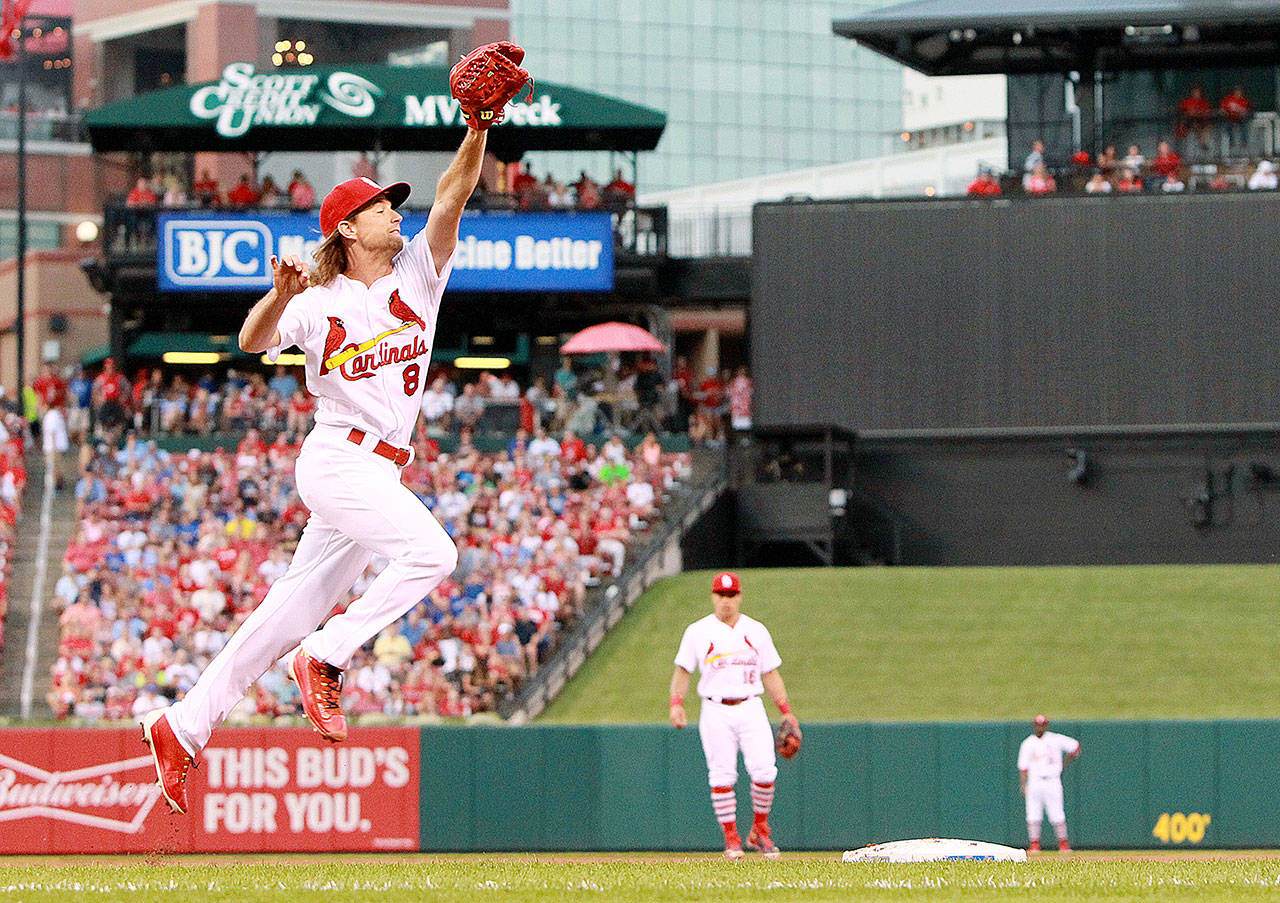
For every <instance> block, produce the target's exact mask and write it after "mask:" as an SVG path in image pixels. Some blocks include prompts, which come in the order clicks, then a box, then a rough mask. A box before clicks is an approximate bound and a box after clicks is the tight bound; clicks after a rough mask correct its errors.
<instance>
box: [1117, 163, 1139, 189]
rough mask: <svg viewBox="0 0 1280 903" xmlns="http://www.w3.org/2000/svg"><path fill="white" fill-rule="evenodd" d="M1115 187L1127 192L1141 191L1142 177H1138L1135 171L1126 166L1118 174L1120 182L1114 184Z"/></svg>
mask: <svg viewBox="0 0 1280 903" xmlns="http://www.w3.org/2000/svg"><path fill="white" fill-rule="evenodd" d="M1116 188H1117V189H1119V190H1120V191H1121V192H1128V193H1131V194H1132V193H1134V192H1139V191H1142V179H1140V178H1138V174H1137V172H1135V171H1134V170H1132V169H1129V168H1128V167H1126V168H1125V170H1124V172H1123V173H1122V174H1121V176H1120V183H1119V184H1118V185H1116Z"/></svg>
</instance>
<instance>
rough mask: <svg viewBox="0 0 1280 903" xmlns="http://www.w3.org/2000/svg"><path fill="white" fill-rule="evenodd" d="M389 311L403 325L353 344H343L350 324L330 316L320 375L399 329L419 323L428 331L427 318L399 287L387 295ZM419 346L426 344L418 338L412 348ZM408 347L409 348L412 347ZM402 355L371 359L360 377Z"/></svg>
mask: <svg viewBox="0 0 1280 903" xmlns="http://www.w3.org/2000/svg"><path fill="white" fill-rule="evenodd" d="M387 310H388V311H389V312H390V314H391V315H392V316H393V317H395V318H396V319H397V320H399V321H400V325H399V326H393V327H391V328H390V329H388V330H385V331H383V332H380V333H378V334H377V335H376V336H374V337H373V338H371V339H369V340H368V341H367V342H361V343H359V344H355V343H351V344H347V345H344V344H343V343H344V342H346V340H347V330H346V327H344V326H343V325H342V320H340V319H338V318H337V317H329V335H328V337H327V338H326V339H325V341H324V357H322V358H321V359H320V375H321V376H324V375H325V374H326V373H328V372H329V371H331V370H337V369H338V368H339V367H341V366H342V365H343V364H345V363H346V362H347V361H349V360H351V359H352V358H355V357H358V356H360V355H362V354H364V353H365V352H366V351H369V350H371V349H373V348H376V347H377V346H378V345H379V344H380V343H381V342H382V340H383V339H386V338H390V337H391V336H393V335H395V334H396V333H397V332H404V331H405V330H406V329H408V328H409V327H410V326H417V327H418V328H419V329H421V330H422V331H423V332H426V331H427V324H426V323H425V322H424V321H423V319H422V317H420V316H418V315H417V314H416V313H414V312H413V308H412V307H410V306H409V305H408V304H407V303H405V301H404V299H403V298H401V297H400V290H399V289H395V290H394V291H392V292H391V296H390V297H389V298H387ZM419 345H422V346H423V347H424V348H425V347H426V346H425V345H423V343H422V342H421V341H420V340H419V339H414V341H413V345H412V347H413V348H417V347H418V346H419ZM404 350H406V351H408V348H406V349H404ZM409 356H410V357H417V356H418V353H417V352H414V353H412V354H410V355H409ZM399 357H400V355H398V354H394V353H393V354H390V355H387V354H384V355H382V359H379V360H378V361H375V362H371V363H372V366H370V367H366V368H363V370H362V372H361V374H360V377H361V378H363V377H367V376H372V375H373V374H372V373H371V372H368V371H370V370H374V369H377V368H378V367H379V366H381V364H383V363H391V362H393V360H392V359H393V358H395V359H398V358H399ZM343 375H344V376H347V374H346V371H343ZM347 378H348V379H350V378H352V377H350V376H347Z"/></svg>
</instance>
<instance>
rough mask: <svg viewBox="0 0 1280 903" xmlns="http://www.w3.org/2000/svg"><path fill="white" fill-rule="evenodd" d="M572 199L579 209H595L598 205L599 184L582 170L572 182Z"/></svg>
mask: <svg viewBox="0 0 1280 903" xmlns="http://www.w3.org/2000/svg"><path fill="white" fill-rule="evenodd" d="M573 190H574V199H575V203H576V205H577V207H578V209H579V210H596V209H598V208H599V207H600V186H599V184H597V183H596V180H595V179H593V178H591V176H589V175H587V173H586V170H582V171H581V172H580V174H579V175H578V181H576V182H574V183H573Z"/></svg>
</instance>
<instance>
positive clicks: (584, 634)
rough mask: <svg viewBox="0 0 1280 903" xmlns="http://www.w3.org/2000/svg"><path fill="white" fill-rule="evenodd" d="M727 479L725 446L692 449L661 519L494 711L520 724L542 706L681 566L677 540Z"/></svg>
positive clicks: (722, 489)
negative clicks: (684, 476)
mask: <svg viewBox="0 0 1280 903" xmlns="http://www.w3.org/2000/svg"><path fill="white" fill-rule="evenodd" d="M728 485H729V484H728V470H727V467H726V462H725V455H724V452H723V451H720V450H709V449H697V450H695V451H694V453H693V472H692V474H691V476H690V477H689V479H688V481H687V482H684V483H681V484H679V485H677V486H675V487H672V489H671V490H670V491H669V493H668V495H667V497H666V498H665V499H664V500H663V508H662V519H661V520H660V521H658V523H656V524H654V525H652V526H651V529H650V530H649V531H648V533H647V536H646V539H645V540H644V542H643V543H642V544H641V545H639V546H638V547H636V548H634V549H633V550H632V551H631V552H629V553H628V560H627V562H626V564H625V566H624V567H623V570H622V573H621V574H620V575H618V576H617V577H615V578H612V579H610V580H607V581H604V582H603V583H601V584H600V585H599V586H596V587H593V588H592V589H591V590H590V591H589V592H588V594H587V602H586V608H585V611H584V613H583V615H582V617H581V618H579V619H578V621H577V623H575V624H574V625H573V627H572V628H571V629H570V630H569V631H568V633H567V634H566V635H565V636H564V637H563V638H562V639H561V641H560V643H559V645H558V646H557V647H556V650H555V652H553V653H552V654H551V656H550V658H548V660H547V661H546V662H544V663H543V665H542V667H541V668H539V669H538V671H537V673H536V674H534V675H533V677H531V678H530V679H529V680H528V681H526V682H525V683H524V685H523V686H521V688H520V690H519V692H518V693H516V694H515V696H514V697H512V698H511V699H509V700H504V701H503V702H502V703H500V704H499V706H498V713H499V714H500V715H502V716H503V717H504V718H506V719H507V720H508V721H509V722H511V723H512V724H523V723H526V722H528V721H530V720H532V719H533V718H535V717H536V716H537V715H538V713H539V712H541V711H542V710H543V709H544V708H546V706H547V703H549V702H550V701H551V700H552V699H554V698H555V695H556V694H557V693H559V692H560V689H561V688H562V687H563V686H564V685H565V683H567V682H568V680H569V678H571V677H573V675H574V674H575V673H576V672H577V670H578V669H579V668H580V667H582V663H583V662H584V661H586V659H587V656H588V655H590V654H591V653H592V652H593V651H594V650H595V648H596V647H597V646H599V645H600V641H601V640H603V639H604V637H605V634H606V633H608V632H609V630H611V629H612V628H613V626H614V625H615V624H617V623H618V621H619V620H620V619H621V618H622V616H623V615H624V614H626V611H627V609H628V608H630V607H631V605H632V603H634V602H635V601H636V599H638V598H640V594H641V593H643V592H644V591H645V590H646V589H648V588H649V587H650V586H652V585H653V584H654V582H656V581H657V580H659V579H660V578H662V577H670V576H672V575H674V574H678V573H679V572H680V571H681V570H682V568H681V552H680V540H681V539H682V538H683V537H684V535H685V533H686V532H687V531H688V530H689V529H690V528H691V527H693V525H694V524H696V523H697V522H698V519H699V518H700V517H702V515H703V514H705V513H706V512H707V510H708V509H710V508H711V506H712V505H714V504H715V502H716V500H717V499H718V498H719V497H720V496H721V495H722V494H723V493H724V492H725V491H726V489H727V488H728Z"/></svg>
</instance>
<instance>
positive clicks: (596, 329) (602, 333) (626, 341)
mask: <svg viewBox="0 0 1280 903" xmlns="http://www.w3.org/2000/svg"><path fill="white" fill-rule="evenodd" d="M666 350H667V346H666V345H663V344H662V343H661V342H659V341H658V340H657V339H655V338H654V337H653V335H652V334H651V333H650V332H649V331H648V330H645V329H641V328H640V327H639V326H632V325H631V324H630V323H618V322H610V323H601V324H599V325H598V326H588V327H587V328H586V329H584V330H582V331H581V332H579V333H578V334H577V335H575V336H574V337H573V338H571V339H569V341H567V342H565V343H564V344H563V345H561V346H560V351H561V352H563V353H564V354H595V353H596V352H599V351H653V352H659V353H660V352H663V351H666Z"/></svg>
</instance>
